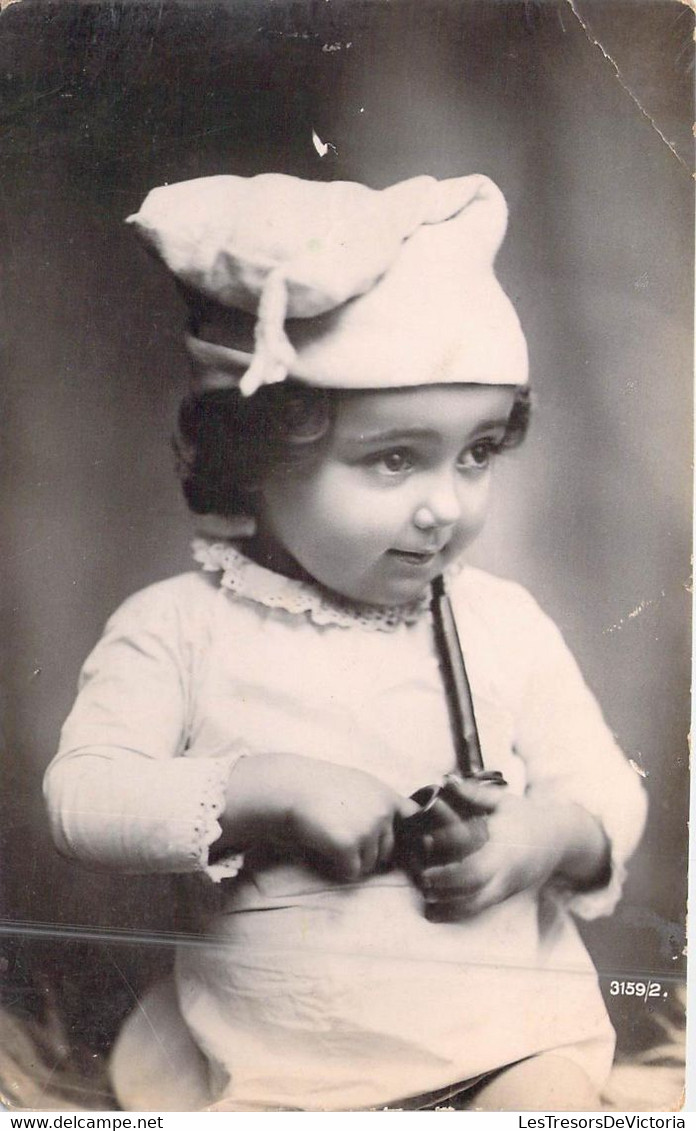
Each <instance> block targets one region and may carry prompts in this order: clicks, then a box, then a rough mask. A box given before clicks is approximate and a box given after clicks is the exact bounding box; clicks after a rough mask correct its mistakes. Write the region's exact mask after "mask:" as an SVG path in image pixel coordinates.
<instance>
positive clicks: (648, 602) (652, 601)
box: [603, 589, 666, 633]
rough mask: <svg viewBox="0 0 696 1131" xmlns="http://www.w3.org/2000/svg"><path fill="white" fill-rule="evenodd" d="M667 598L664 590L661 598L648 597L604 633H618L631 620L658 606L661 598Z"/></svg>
mask: <svg viewBox="0 0 696 1131" xmlns="http://www.w3.org/2000/svg"><path fill="white" fill-rule="evenodd" d="M665 596H666V594H665V591H664V589H661V590H660V596H659V597H646V599H645V600H644V601H640V602H639V604H637V605H636V607H635V609H632V610H631V612H630V613H627V614H626V616H625V617H620V618H619V619H618V620H617V622H616V624H610V625H609V626H608V627H607V628H605V629H604V630H603V631H604V632H605V633H608V632H618V630H619V629H620V628H623V626H624V625H625V624H626V623H627V622H628V621H629V620H635V619H636V617H638V616H640V614H641V613H644V612H645V610H646V609H650V608H652V606H653V605H656V604H657V602H658V601H659V600H660V598H661V597H665Z"/></svg>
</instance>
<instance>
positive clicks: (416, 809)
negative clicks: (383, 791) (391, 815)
mask: <svg viewBox="0 0 696 1131" xmlns="http://www.w3.org/2000/svg"><path fill="white" fill-rule="evenodd" d="M420 811H421V807H420V805H419V804H418V802H416V801H414V800H413V798H412V797H400V798H399V800H398V801H397V804H396V806H395V815H396V816H397V817H402V818H403V819H404V820H406V818H407V817H413V816H414V814H415V813H420Z"/></svg>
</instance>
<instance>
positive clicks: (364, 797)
mask: <svg viewBox="0 0 696 1131" xmlns="http://www.w3.org/2000/svg"><path fill="white" fill-rule="evenodd" d="M417 808H418V807H417V805H416V804H415V803H414V802H412V801H411V800H410V799H409V798H404V797H401V796H400V794H398V793H396V791H395V790H393V789H392V788H391V787H390V786H388V785H385V783H384V782H381V781H379V780H378V779H377V778H375V777H372V775H371V774H366V773H363V772H362V771H360V770H354V769H351V768H349V767H347V766H339V765H335V764H334V763H332V762H323V761H320V760H318V759H314V758H304V757H301V756H300V755H296V754H266V755H255V756H254V757H250V758H243V759H241V760H240V761H239V762H238V763H237V765H236V766H235V768H234V770H233V771H232V773H231V775H230V782H229V787H228V805H227V808H226V812H225V815H224V817H223V827H224V828H226V835H225V839H226V842H227V844H229V845H230V846H232V845H234V847H236V848H242V849H243V848H247V847H253V845H254V844H264V843H265V844H268V843H269V842H271V843H274V844H277V845H282V846H283V847H285V848H287V849H288V850H289V852H290V853H291V855H295V856H298V855H299V856H301V857H304V858H309V859H310V860H312V862H313V863H315V864H316V865H317V866H318V867H320V868H321V869H322V870H326V871H327V872H329V873H330V874H332V875H334V876H336V877H337V878H339V879H342V880H357V879H359V878H360V877H361V876H368V875H370V874H371V873H373V872H375V871H377V870H381V869H384V868H387V867H389V865H390V864H391V862H392V857H393V853H394V821H395V818H397V817H399V816H401V817H407V816H410V815H411V813H413V812H414V811H416V810H417Z"/></svg>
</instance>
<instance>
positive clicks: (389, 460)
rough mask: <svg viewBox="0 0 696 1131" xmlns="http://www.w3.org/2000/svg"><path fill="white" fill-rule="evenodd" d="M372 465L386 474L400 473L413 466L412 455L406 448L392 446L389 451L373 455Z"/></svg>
mask: <svg viewBox="0 0 696 1131" xmlns="http://www.w3.org/2000/svg"><path fill="white" fill-rule="evenodd" d="M371 462H372V465H373V467H376V468H377V470H378V471H381V472H382V473H383V474H386V475H402V474H403V473H404V472H406V471H410V470H411V469H412V468H413V466H414V461H413V456H412V455H411V453H410V452H409V451H408V450H407V449H406V448H394V449H393V450H392V451H389V452H380V453H379V454H378V455H375V456H373V458H372V460H371Z"/></svg>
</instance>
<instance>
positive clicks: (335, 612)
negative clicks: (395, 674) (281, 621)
mask: <svg viewBox="0 0 696 1131" xmlns="http://www.w3.org/2000/svg"><path fill="white" fill-rule="evenodd" d="M192 549H193V556H194V559H195V560H196V561H197V562H198V563H199V564H200V565H201V566H202V567H203V569H204V570H206V571H207V572H210V573H220V574H221V577H220V585H221V587H222V588H223V589H229V590H230V592H232V593H235V594H236V595H237V596H238V597H243V598H244V599H245V600H247V601H255V602H256V603H257V604H259V605H264V606H265V607H266V608H267V609H282V610H283V611H284V612H286V613H294V614H295V615H297V616H301V615H307V616H308V617H309V619H310V620H311V621H312V622H313V623H314V624H317V625H321V626H325V625H337V626H338V627H339V628H352V627H354V626H356V625H359V626H361V627H362V628H367V629H373V630H377V631H382V632H390V631H393V630H394V629H396V628H398V627H399V625H402V624H415V623H416V621H418V620H420V618H421V616H422V615H423V613H424V612H426V611H427V609H428V607H429V604H430V598H429V595H428V593H427V592H426V593H424V594H423V596H422V597H419V598H418V600H417V601H413V602H412V603H411V604H408V605H397V606H395V607H394V608H382V607H381V606H380V607H377V606H375V605H359V604H356V603H354V602H352V601H348V600H342V599H341V598H340V597H338V596H336V595H335V594H334V593H330V592H329V591H328V590H325V589H321V588H320V587H319V586H318V585H312V584H311V582H307V581H298V580H296V579H295V578H291V577H284V576H283V575H282V574H280V573H274V572H273V571H272V570H270V569H266V568H265V566H261V565H259V564H258V563H257V562H254V561H252V560H251V558H247V557H246V555H245V554H243V553H242V551H241V550H240V549H239V548H238V547H237V546H236V545H235V544H234V543H233V542H229V541H221V540H214V539H210V538H196V539H195V540H194V542H193V543H192Z"/></svg>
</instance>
